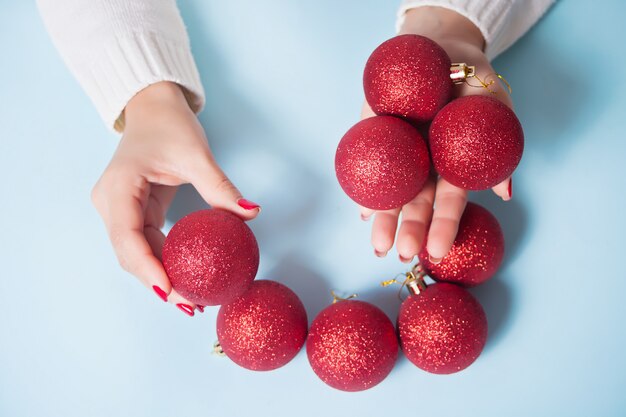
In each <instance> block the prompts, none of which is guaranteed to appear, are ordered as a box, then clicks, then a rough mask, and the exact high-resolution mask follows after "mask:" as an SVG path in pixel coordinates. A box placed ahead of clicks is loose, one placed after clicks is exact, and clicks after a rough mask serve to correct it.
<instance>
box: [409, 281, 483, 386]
mask: <svg viewBox="0 0 626 417" xmlns="http://www.w3.org/2000/svg"><path fill="white" fill-rule="evenodd" d="M420 279H421V278H420ZM422 282H423V281H422ZM398 335H399V337H400V346H401V347H402V351H403V352H404V354H405V355H406V357H407V358H408V359H409V360H410V361H411V362H413V364H414V365H416V366H417V367H418V368H421V369H423V370H425V371H427V372H431V373H434V374H451V373H454V372H458V371H461V370H463V369H465V368H467V367H468V366H469V365H471V364H472V363H473V362H474V361H475V360H476V358H478V356H479V355H480V352H482V350H483V347H484V346H485V342H486V341H487V317H486V316H485V312H484V311H483V308H482V307H481V305H480V303H479V302H478V301H477V300H476V299H475V298H474V297H473V296H472V295H471V294H470V293H469V292H468V291H467V290H465V289H464V288H462V287H459V286H457V285H454V284H449V283H436V284H432V285H429V286H428V287H424V286H422V288H421V290H420V292H419V293H416V294H412V295H410V296H409V297H408V298H407V299H406V300H404V302H403V303H402V305H401V306H400V313H399V314H398Z"/></svg>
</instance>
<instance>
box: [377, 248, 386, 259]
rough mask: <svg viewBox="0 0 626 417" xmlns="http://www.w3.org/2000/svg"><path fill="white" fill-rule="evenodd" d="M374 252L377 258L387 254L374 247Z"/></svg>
mask: <svg viewBox="0 0 626 417" xmlns="http://www.w3.org/2000/svg"><path fill="white" fill-rule="evenodd" d="M374 254H375V255H376V256H378V257H379V258H384V257H385V256H387V252H378V251H377V250H376V249H374Z"/></svg>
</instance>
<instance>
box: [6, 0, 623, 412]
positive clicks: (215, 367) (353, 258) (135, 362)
mask: <svg viewBox="0 0 626 417" xmlns="http://www.w3.org/2000/svg"><path fill="white" fill-rule="evenodd" d="M260 3H263V4H262V5H261V4H260ZM625 4H626V3H624V2H620V1H617V0H615V1H606V2H591V1H582V0H580V1H575V0H570V1H567V2H565V1H562V2H560V3H558V4H557V5H556V6H555V7H554V8H553V9H552V10H551V11H550V12H549V14H548V15H547V16H546V17H545V19H543V20H542V21H541V22H540V23H539V24H538V25H537V26H536V27H535V28H534V29H533V30H532V31H531V32H530V33H529V34H528V35H527V36H526V37H524V38H523V39H522V40H520V41H519V42H518V43H517V44H516V45H515V46H514V47H513V48H511V49H510V50H509V51H508V52H506V53H505V54H504V55H502V56H501V57H499V58H498V59H497V60H496V61H495V63H494V65H495V68H496V70H497V71H499V72H501V73H503V74H505V76H506V77H507V79H508V80H509V81H510V83H511V84H512V86H513V99H514V102H515V106H516V110H517V113H518V115H519V117H520V119H521V121H522V123H523V126H524V129H525V133H526V151H525V154H524V158H523V161H522V163H521V165H520V167H519V169H518V171H517V172H516V175H515V187H514V198H513V200H512V201H511V202H510V203H507V204H505V203H503V202H501V201H499V200H498V199H497V198H495V196H493V195H492V194H491V193H490V192H485V193H480V194H474V195H472V199H473V200H475V201H479V202H481V203H483V204H484V205H486V206H487V207H488V208H489V209H490V210H492V211H493V212H494V213H495V214H496V215H497V217H498V218H499V219H500V221H501V223H502V226H503V229H504V231H505V235H506V240H507V245H508V246H507V255H506V260H505V263H504V266H503V268H502V269H501V271H500V272H499V274H498V276H497V277H496V278H494V279H493V280H492V281H490V282H489V283H487V284H485V285H484V286H483V287H481V288H478V289H476V290H473V293H474V294H475V295H476V296H477V297H478V298H479V299H480V301H481V302H482V304H483V305H484V307H485V310H486V312H487V315H488V319H489V324H490V336H489V341H488V344H487V346H486V348H485V351H484V352H483V354H482V356H481V357H480V358H479V359H478V361H477V362H476V363H475V364H474V365H472V366H471V367H470V368H468V369H467V370H465V371H463V372H461V373H458V374H455V375H450V376H437V375H430V374H427V373H425V372H422V371H421V370H419V369H417V368H415V367H414V366H413V365H411V363H409V362H408V361H407V360H406V359H404V358H401V359H400V360H399V361H398V363H397V366H396V367H395V369H394V370H393V372H392V373H391V375H390V376H389V377H388V378H387V379H386V380H385V381H384V382H383V383H382V384H380V385H379V386H377V387H375V388H374V389H371V390H369V391H365V392H361V393H355V394H349V393H343V392H340V391H335V390H332V389H330V388H328V387H327V386H326V385H324V384H323V383H322V382H321V381H320V380H318V379H317V378H316V377H315V375H314V374H313V373H312V371H311V370H310V368H309V365H308V362H307V359H306V355H305V354H304V351H302V352H301V353H300V354H299V355H298V356H297V357H296V359H295V360H294V361H293V362H291V363H290V364H289V365H288V366H286V367H284V368H281V369H279V370H277V371H274V372H269V373H254V372H250V371H246V370H244V369H240V368H238V367H237V366H235V365H234V364H233V363H231V362H230V361H229V360H228V359H226V358H220V357H217V356H215V355H212V354H211V353H210V352H211V348H212V344H213V341H214V340H215V324H214V323H215V315H216V313H217V310H216V309H208V311H207V312H206V313H205V314H204V315H196V317H194V318H188V317H187V316H185V315H183V314H182V313H181V312H179V311H178V310H176V309H175V308H173V307H172V306H171V305H165V304H163V303H162V302H161V301H159V300H158V299H157V298H156V297H155V296H154V295H153V294H150V293H148V292H147V291H146V290H145V289H144V288H143V287H142V286H141V285H140V284H139V282H138V281H137V280H135V279H134V278H132V277H131V276H129V275H127V274H126V273H124V272H123V271H122V270H121V269H120V268H119V267H118V265H117V264H116V261H115V258H114V255H113V252H112V250H111V248H110V246H109V243H108V241H107V237H106V234H105V232H104V228H103V226H102V224H101V221H100V219H99V218H98V216H97V214H96V212H95V210H94V209H93V208H92V207H91V204H90V200H89V193H90V190H91V187H92V185H93V184H94V183H95V181H96V180H97V179H98V177H99V175H100V173H101V171H102V170H103V169H104V167H105V166H106V164H107V162H108V160H109V158H110V157H111V154H112V152H113V150H114V149H115V146H116V141H117V139H116V136H115V135H113V134H111V133H110V132H108V131H107V130H106V129H105V127H104V126H103V125H102V123H101V121H100V119H99V117H98V115H97V114H96V112H95V110H94V109H93V107H92V105H91V103H90V102H89V100H88V98H87V97H86V96H85V95H84V94H83V93H82V91H81V90H80V88H79V86H78V85H77V83H76V82H75V81H74V80H73V79H72V77H71V75H70V74H69V73H68V72H67V70H66V68H65V67H64V66H63V63H62V62H61V60H60V58H59V56H58V55H57V53H56V51H55V50H54V48H53V46H52V44H51V42H50V40H49V39H48V37H47V35H46V33H45V31H44V28H43V25H42V23H41V21H40V18H39V16H38V14H37V11H36V9H35V6H34V5H33V4H32V2H25V1H19V2H18V1H12V2H9V1H5V0H3V1H1V2H0V5H1V7H0V81H1V83H2V85H1V87H0V136H1V142H0V143H1V148H0V149H1V150H0V178H1V181H0V214H1V221H0V260H1V265H0V416H2V417H5V416H11V417H18V416H47V417H52V416H64V417H70V416H118V415H119V416H131V415H132V416H170V415H174V414H176V415H185V416H191V415H195V416H199V415H203V416H244V415H245V416H249V415H250V416H251V415H259V416H270V415H271V416H293V415H299V416H320V415H322V416H338V415H348V414H350V415H362V416H374V415H381V414H382V413H385V414H386V415H396V416H404V415H407V416H408V415H422V416H429V415H432V416H459V415H460V416H482V417H484V416H502V415H507V416H529V415H534V416H555V415H567V416H589V415H597V416H617V415H624V414H625V413H626V395H625V394H624V390H625V388H626V359H625V357H624V352H626V330H625V324H624V316H625V315H626V302H625V301H624V296H625V295H626V279H624V278H625V274H624V267H623V264H622V263H621V261H622V260H623V259H624V243H623V235H624V232H625V231H626V230H625V229H626V228H625V226H626V222H625V220H624V218H625V211H626V198H625V196H624V193H625V192H626V179H625V178H626V176H625V175H624V169H623V164H624V157H625V156H626V140H624V123H623V122H624V118H625V117H626V100H624V92H625V87H626V77H624V75H623V69H624V68H626V54H625V50H626V49H625V48H624V43H623V39H624V38H625V37H626V29H625V25H624V18H625V17H626V6H625ZM396 6H397V3H396V2H395V1H391V2H390V1H369V2H363V1H342V2H338V1H333V2H331V1H309V2H281V1H267V2H255V1H243V0H242V1H237V2H226V1H222V2H210V3H209V2H203V1H200V0H195V1H185V2H181V9H182V14H183V17H184V19H185V22H186V23H187V25H188V28H189V33H190V37H191V42H192V46H193V50H194V53H195V56H196V59H197V63H198V65H199V69H200V73H201V76H202V79H203V81H204V84H205V87H206V90H207V94H208V105H207V108H206V110H205V111H204V113H203V114H202V115H201V120H202V122H203V124H204V126H205V127H206V129H207V132H208V135H209V138H210V142H211V144H212V146H213V148H214V150H215V153H216V155H217V158H218V160H219V161H220V163H221V164H222V166H223V167H224V169H225V170H226V172H227V173H228V174H229V175H230V176H231V178H232V180H233V181H234V182H235V184H237V185H238V186H239V188H240V189H241V190H242V191H243V192H244V194H245V195H246V196H247V197H248V198H250V199H252V200H254V201H258V202H260V203H261V204H262V205H263V208H264V210H263V213H262V214H261V215H260V217H259V218H258V219H257V220H255V221H253V222H252V223H251V227H252V228H253V229H254V231H255V233H256V235H257V237H258V240H259V243H260V247H261V257H262V260H261V267H260V272H259V277H260V278H270V279H275V280H279V281H281V282H284V283H287V284H288V285H289V286H291V287H292V288H293V289H294V290H295V291H296V292H297V293H298V294H299V295H300V296H301V298H302V299H303V301H304V304H305V305H306V307H307V310H308V312H309V318H310V319H312V318H313V317H314V316H315V314H316V313H317V312H319V311H320V310H321V309H322V308H323V307H324V306H325V305H327V304H328V303H329V302H330V301H331V299H330V295H329V292H330V289H335V290H337V291H340V292H343V293H350V292H353V291H354V292H358V293H359V294H360V298H361V299H363V300H367V301H372V302H374V303H376V304H377V305H379V306H381V307H382V308H384V310H385V311H386V312H387V313H388V314H389V315H390V317H392V318H394V319H395V314H396V311H397V306H398V302H397V299H396V298H395V297H396V290H395V289H382V288H380V287H378V282H379V281H380V280H381V279H385V278H390V277H393V276H394V275H395V274H396V273H398V272H402V271H403V270H405V266H404V265H403V264H401V263H400V262H399V261H398V260H397V255H396V254H395V251H394V252H391V253H390V255H389V256H388V257H387V258H386V259H384V260H380V259H377V258H376V257H374V255H373V253H372V249H371V247H370V244H369V234H370V224H367V223H363V222H361V220H360V219H359V216H358V214H357V212H356V210H355V207H354V206H353V205H352V204H351V202H350V201H349V200H348V199H347V197H345V196H344V195H343V193H342V192H341V190H340V188H339V187H338V185H337V183H336V180H335V178H334V172H333V157H334V150H335V146H336V143H337V141H338V140H339V138H340V137H341V135H342V134H343V133H344V131H345V130H347V128H348V127H349V126H350V125H351V124H352V123H354V122H355V121H356V120H357V118H358V114H359V109H360V105H361V102H362V90H361V71H362V67H363V64H364V62H365V60H366V59H367V56H368V54H369V52H371V50H373V48H374V47H375V46H377V45H378V44H379V43H380V42H381V41H383V40H385V39H386V38H388V37H391V36H392V35H393V23H394V15H395V11H396ZM199 207H202V203H201V201H200V200H199V199H198V197H197V196H196V195H195V194H194V192H193V190H191V189H189V188H185V189H183V190H182V191H181V192H180V194H179V195H178V197H177V199H176V201H175V204H174V206H173V208H172V210H171V213H170V215H169V224H168V227H169V226H171V224H172V221H175V220H176V219H177V218H179V217H180V216H182V215H183V214H185V213H187V212H189V211H191V210H194V209H197V208H199Z"/></svg>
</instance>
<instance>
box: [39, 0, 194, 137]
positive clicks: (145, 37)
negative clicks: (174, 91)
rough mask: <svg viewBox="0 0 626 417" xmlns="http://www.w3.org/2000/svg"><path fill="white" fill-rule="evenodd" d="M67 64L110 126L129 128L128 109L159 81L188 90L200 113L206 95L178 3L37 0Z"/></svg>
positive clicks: (167, 0) (159, 0)
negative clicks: (124, 115)
mask: <svg viewBox="0 0 626 417" xmlns="http://www.w3.org/2000/svg"><path fill="white" fill-rule="evenodd" d="M37 3H38V6H39V11H40V13H41V16H42V18H43V20H44V23H45V25H46V27H47V29H48V32H49V33H50V35H51V37H52V40H53V42H54V44H55V45H56V47H57V49H58V50H59V52H60V53H61V56H62V57H63V60H64V61H65V63H66V64H67V66H68V67H69V69H70V71H71V72H72V73H73V74H74V76H75V77H76V79H77V80H78V82H79V83H80V84H81V86H82V87H83V89H84V90H85V92H86V93H87V95H88V96H89V97H90V98H91V100H92V101H93V103H94V104H95V106H96V108H97V110H98V112H99V113H100V115H101V116H102V118H103V119H104V121H105V123H106V124H107V125H108V126H109V127H112V128H114V129H115V130H117V131H121V130H123V128H124V119H123V110H124V108H125V107H126V104H127V103H128V101H129V100H130V99H131V98H132V97H133V96H134V95H135V94H137V92H139V91H140V90H142V89H143V88H145V87H147V86H148V85H150V84H153V83H156V82H159V81H172V82H175V83H178V84H179V85H181V86H182V87H184V91H185V95H186V97H187V101H188V102H189V104H190V106H191V107H192V109H193V110H194V111H195V112H199V111H200V110H201V109H202V107H203V105H204V91H203V88H202V84H201V82H200V76H199V74H198V70H197V68H196V65H195V62H194V60H193V56H192V55H191V49H190V46H189V38H188V36H187V32H186V29H185V26H184V24H183V21H182V19H181V17H180V13H179V11H178V8H177V7H176V1H175V0H37Z"/></svg>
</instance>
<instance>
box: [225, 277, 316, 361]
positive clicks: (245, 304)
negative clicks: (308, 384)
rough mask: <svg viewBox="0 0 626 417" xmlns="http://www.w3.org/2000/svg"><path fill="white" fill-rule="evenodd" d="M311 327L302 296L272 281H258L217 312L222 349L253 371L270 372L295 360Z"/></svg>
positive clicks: (232, 358)
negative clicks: (308, 328)
mask: <svg viewBox="0 0 626 417" xmlns="http://www.w3.org/2000/svg"><path fill="white" fill-rule="evenodd" d="M307 327H308V321H307V316H306V311H305V309H304V306H303V305H302V302H301V301H300V299H299V298H298V296H297V295H296V294H295V293H294V292H293V291H291V290H290V289H289V288H287V287H286V286H285V285H283V284H280V283H278V282H275V281H269V280H257V281H254V282H253V283H252V285H251V286H250V288H249V289H248V291H246V292H245V293H244V294H243V295H242V296H241V297H239V298H237V299H235V300H234V301H231V302H230V303H228V304H224V305H222V307H220V311H219V313H218V314H217V339H218V341H219V344H220V346H221V348H222V350H223V351H224V353H225V354H226V356H228V357H229V358H230V359H231V360H232V361H233V362H235V363H236V364H237V365H239V366H242V367H244V368H246V369H251V370H253V371H270V370H272V369H276V368H280V367H281V366H283V365H285V364H287V362H289V361H290V360H292V359H293V358H294V357H295V356H296V354H297V353H298V352H299V351H300V348H302V345H303V344H304V341H305V339H306V334H307Z"/></svg>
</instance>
